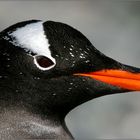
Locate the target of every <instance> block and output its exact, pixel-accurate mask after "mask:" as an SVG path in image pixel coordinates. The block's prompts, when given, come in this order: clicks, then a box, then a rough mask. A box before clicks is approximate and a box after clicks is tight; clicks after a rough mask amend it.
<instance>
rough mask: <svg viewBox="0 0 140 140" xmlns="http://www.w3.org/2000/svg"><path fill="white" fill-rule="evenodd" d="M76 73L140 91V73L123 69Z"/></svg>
mask: <svg viewBox="0 0 140 140" xmlns="http://www.w3.org/2000/svg"><path fill="white" fill-rule="evenodd" d="M75 75H79V76H86V77H90V78H93V79H96V80H99V81H102V82H104V83H107V84H110V85H113V86H118V87H121V88H124V89H128V90H132V91H140V73H135V72H134V73H132V72H129V71H125V70H121V69H118V70H114V69H111V70H110V69H107V70H101V71H96V72H89V73H78V74H75Z"/></svg>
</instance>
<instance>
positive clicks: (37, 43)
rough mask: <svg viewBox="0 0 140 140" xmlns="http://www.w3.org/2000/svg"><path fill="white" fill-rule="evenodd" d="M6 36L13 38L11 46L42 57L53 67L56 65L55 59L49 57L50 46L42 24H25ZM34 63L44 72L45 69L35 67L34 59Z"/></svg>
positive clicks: (39, 22)
mask: <svg viewBox="0 0 140 140" xmlns="http://www.w3.org/2000/svg"><path fill="white" fill-rule="evenodd" d="M8 35H9V36H11V37H12V38H13V41H11V43H12V44H13V45H15V46H18V47H21V48H23V49H25V51H27V52H32V53H35V54H37V55H40V56H44V57H46V58H48V59H50V60H51V61H52V62H53V64H54V65H55V64H56V61H55V59H54V58H53V57H52V56H51V51H50V49H49V46H50V45H49V42H48V39H47V38H46V35H45V32H44V29H43V22H41V21H38V22H35V23H30V24H27V25H26V26H24V27H20V28H17V29H16V30H15V31H13V32H12V33H9V34H8ZM34 63H35V64H36V66H37V67H38V68H39V69H41V70H46V69H45V68H42V67H39V65H37V64H38V63H37V61H36V58H35V57H34Z"/></svg>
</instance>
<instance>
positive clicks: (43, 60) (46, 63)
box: [34, 55, 55, 70]
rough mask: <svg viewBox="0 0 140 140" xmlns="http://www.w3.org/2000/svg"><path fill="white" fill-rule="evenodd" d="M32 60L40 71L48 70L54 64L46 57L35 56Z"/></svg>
mask: <svg viewBox="0 0 140 140" xmlns="http://www.w3.org/2000/svg"><path fill="white" fill-rule="evenodd" d="M34 59H35V64H36V66H37V67H38V68H40V69H41V70H49V69H51V68H52V67H54V66H55V63H54V62H53V61H52V60H51V59H50V58H48V57H46V56H42V55H37V56H35V58H34Z"/></svg>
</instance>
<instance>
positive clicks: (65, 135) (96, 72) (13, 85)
mask: <svg viewBox="0 0 140 140" xmlns="http://www.w3.org/2000/svg"><path fill="white" fill-rule="evenodd" d="M136 90H140V69H138V68H135V67H131V66H127V65H124V64H121V63H119V62H117V61H115V60H113V59H111V58H109V57H107V56H105V55H104V54H102V53H101V52H100V51H98V50H97V49H96V48H95V47H94V46H93V45H92V44H91V42H90V41H89V40H88V39H87V38H86V37H85V36H84V35H83V34H82V33H80V32H79V31H77V30H76V29H74V28H72V27H70V26H69V25H66V24H63V23H59V22H54V21H46V22H42V21H40V20H30V21H24V22H20V23H17V24H15V25H13V26H11V27H9V28H7V29H5V30H4V31H2V32H1V33H0V139H4V140H8V139H10V140H11V139H14V140H16V139H46V140H48V139H55V140H66V139H74V138H73V137H72V135H71V134H70V132H69V131H68V129H67V127H66V125H65V123H64V118H65V116H66V114H67V113H68V112H69V111H70V110H72V109H73V108H75V107H76V106H78V105H80V104H82V103H84V102H86V101H88V100H91V99H93V98H96V97H99V96H103V95H107V94H115V93H122V92H128V91H136Z"/></svg>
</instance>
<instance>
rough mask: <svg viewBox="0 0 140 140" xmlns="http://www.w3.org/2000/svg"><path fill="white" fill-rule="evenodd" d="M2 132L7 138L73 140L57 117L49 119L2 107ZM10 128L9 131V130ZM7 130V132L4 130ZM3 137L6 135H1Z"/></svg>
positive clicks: (21, 109) (22, 110)
mask: <svg viewBox="0 0 140 140" xmlns="http://www.w3.org/2000/svg"><path fill="white" fill-rule="evenodd" d="M0 119H1V120H2V121H1V122H0V130H2V131H1V132H4V133H5V132H6V134H8V135H6V136H5V137H7V138H8V137H13V135H14V137H15V138H18V137H19V139H20V138H35V139H36V138H44V139H56V140H57V139H73V138H72V136H71V134H70V133H69V131H68V130H67V128H66V127H65V125H64V124H62V123H61V122H60V121H59V120H58V119H57V118H56V117H55V118H51V119H50V118H47V117H43V116H40V115H39V114H34V113H32V112H29V111H28V110H27V109H25V108H21V107H6V108H3V107H1V113H0ZM3 126H4V127H3ZM7 128H8V129H7ZM4 129H5V130H4ZM1 135H2V136H3V135H4V134H3V133H1Z"/></svg>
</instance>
